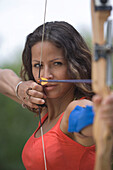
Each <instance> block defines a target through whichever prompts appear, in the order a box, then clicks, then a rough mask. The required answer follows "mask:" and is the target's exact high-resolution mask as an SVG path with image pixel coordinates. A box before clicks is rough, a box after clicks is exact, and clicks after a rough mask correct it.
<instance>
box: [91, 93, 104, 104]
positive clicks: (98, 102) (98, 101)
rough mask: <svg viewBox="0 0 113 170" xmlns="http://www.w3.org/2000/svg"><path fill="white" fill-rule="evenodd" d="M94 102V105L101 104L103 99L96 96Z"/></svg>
mask: <svg viewBox="0 0 113 170" xmlns="http://www.w3.org/2000/svg"><path fill="white" fill-rule="evenodd" d="M92 101H93V102H94V104H100V103H101V102H102V97H101V96H99V95H95V96H93V99H92Z"/></svg>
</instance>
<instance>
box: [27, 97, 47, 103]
mask: <svg viewBox="0 0 113 170" xmlns="http://www.w3.org/2000/svg"><path fill="white" fill-rule="evenodd" d="M29 101H30V102H31V103H33V104H39V105H40V104H42V105H43V104H44V103H45V100H43V99H40V98H35V97H32V96H30V99H29Z"/></svg>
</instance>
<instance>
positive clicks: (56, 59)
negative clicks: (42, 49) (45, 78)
mask: <svg viewBox="0 0 113 170" xmlns="http://www.w3.org/2000/svg"><path fill="white" fill-rule="evenodd" d="M59 59H64V57H61V58H54V59H53V60H50V62H53V61H55V60H59ZM33 62H40V61H39V60H33ZM41 62H43V61H41Z"/></svg>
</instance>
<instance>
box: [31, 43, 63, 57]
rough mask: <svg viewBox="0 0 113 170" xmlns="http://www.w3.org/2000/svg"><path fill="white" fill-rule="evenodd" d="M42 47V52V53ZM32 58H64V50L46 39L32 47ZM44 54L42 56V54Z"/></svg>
mask: <svg viewBox="0 0 113 170" xmlns="http://www.w3.org/2000/svg"><path fill="white" fill-rule="evenodd" d="M41 49H42V53H41ZM31 54H32V59H38V60H39V59H40V57H42V59H45V58H46V59H47V58H48V59H49V58H50V59H53V58H56V57H58V58H64V55H63V50H62V49H61V48H58V47H56V46H55V45H54V44H53V43H51V42H48V41H44V42H43V44H42V42H38V43H36V44H35V45H33V47H32V48H31ZM41 54H42V56H41Z"/></svg>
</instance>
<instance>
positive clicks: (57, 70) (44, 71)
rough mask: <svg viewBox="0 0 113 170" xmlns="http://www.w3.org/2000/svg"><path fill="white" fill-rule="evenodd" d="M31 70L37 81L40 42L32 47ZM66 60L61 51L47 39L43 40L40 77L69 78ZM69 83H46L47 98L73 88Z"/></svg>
mask: <svg viewBox="0 0 113 170" xmlns="http://www.w3.org/2000/svg"><path fill="white" fill-rule="evenodd" d="M31 53H32V72H33V76H34V78H35V80H36V82H37V80H38V76H39V65H40V57H41V42H38V43H36V44H35V45H34V46H33V47H32V49H31ZM67 69H68V67H67V62H66V60H65V59H64V56H63V51H62V49H60V48H57V47H56V46H55V45H53V44H52V43H50V42H48V41H44V42H43V49H42V57H41V71H40V77H44V78H47V79H50V80H64V79H69V78H70V77H69V76H68V71H67ZM73 87H74V86H73V84H71V83H47V84H46V85H44V92H45V94H46V95H47V97H48V98H59V97H62V96H65V95H66V94H67V93H69V91H71V90H72V89H73V91H74V88H73Z"/></svg>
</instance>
